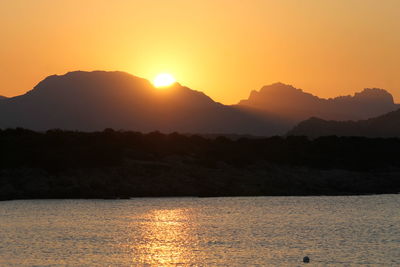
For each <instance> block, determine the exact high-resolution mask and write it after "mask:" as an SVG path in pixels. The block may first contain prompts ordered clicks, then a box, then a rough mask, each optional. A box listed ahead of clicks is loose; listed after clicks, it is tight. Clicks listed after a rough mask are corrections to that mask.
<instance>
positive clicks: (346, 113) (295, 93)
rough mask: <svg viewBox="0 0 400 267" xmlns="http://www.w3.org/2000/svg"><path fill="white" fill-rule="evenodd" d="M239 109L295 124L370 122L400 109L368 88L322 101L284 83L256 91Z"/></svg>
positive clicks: (386, 94)
mask: <svg viewBox="0 0 400 267" xmlns="http://www.w3.org/2000/svg"><path fill="white" fill-rule="evenodd" d="M237 106H239V107H241V108H244V109H246V108H253V109H257V110H258V111H259V112H267V113H274V114H281V115H282V116H283V117H284V118H286V119H288V120H290V121H292V122H294V123H298V122H300V121H302V120H305V119H308V118H310V117H313V116H318V117H321V118H323V119H327V120H359V119H367V118H371V117H374V116H377V115H382V114H385V113H387V112H390V111H393V110H396V109H397V108H400V105H399V104H396V103H394V99H393V96H392V95H391V94H390V93H389V92H387V91H386V90H384V89H379V88H366V89H364V90H362V91H361V92H356V93H355V94H354V95H347V96H337V97H334V98H320V97H318V96H315V95H313V94H310V93H308V92H305V91H303V90H302V89H298V88H295V87H293V86H292V85H286V84H283V83H274V84H271V85H267V86H263V87H262V88H261V89H260V90H259V91H256V90H253V91H251V93H250V95H249V97H248V99H244V100H241V101H240V102H239V103H238V104H237Z"/></svg>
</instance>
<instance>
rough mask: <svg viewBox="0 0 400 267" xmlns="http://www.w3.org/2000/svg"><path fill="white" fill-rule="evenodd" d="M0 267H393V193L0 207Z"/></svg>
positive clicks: (396, 202)
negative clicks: (305, 259)
mask: <svg viewBox="0 0 400 267" xmlns="http://www.w3.org/2000/svg"><path fill="white" fill-rule="evenodd" d="M305 256H307V257H309V259H310V262H309V263H304V262H303V258H304V257H305ZM0 266H400V195H372V196H313V197H221V198H198V197H187V198H132V199H126V200H16V201H3V202H0Z"/></svg>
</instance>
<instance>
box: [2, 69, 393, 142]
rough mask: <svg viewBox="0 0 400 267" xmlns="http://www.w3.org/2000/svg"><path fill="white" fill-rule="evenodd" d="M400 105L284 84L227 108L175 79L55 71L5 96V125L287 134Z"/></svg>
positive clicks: (368, 92)
mask: <svg viewBox="0 0 400 267" xmlns="http://www.w3.org/2000/svg"><path fill="white" fill-rule="evenodd" d="M397 108H399V107H398V105H397V104H395V103H394V102H393V97H392V96H391V95H390V94H389V93H388V92H386V91H385V90H382V89H365V90H364V91H362V92H360V93H356V94H355V95H354V96H344V97H337V98H334V99H321V98H318V97H316V96H313V95H311V94H308V93H305V92H303V91H302V90H300V89H296V88H294V87H292V86H290V85H285V84H282V83H277V84H273V85H270V86H265V87H263V88H262V89H261V90H260V91H259V92H256V91H253V92H252V93H251V94H250V97H249V99H247V100H242V101H240V103H239V104H237V105H232V106H228V105H223V104H220V103H217V102H215V101H213V100H212V99H211V98H210V97H208V96H206V95H205V94H204V93H202V92H199V91H195V90H192V89H190V88H187V87H184V86H181V85H180V84H178V83H176V84H174V85H173V86H171V87H169V88H165V89H156V88H154V86H153V85H152V84H151V83H150V82H149V81H147V80H145V79H142V78H139V77H136V76H133V75H130V74H128V73H124V72H105V71H94V72H83V71H76V72H70V73H67V74H65V75H61V76H57V75H53V76H49V77H47V78H46V79H44V80H43V81H41V82H40V83H39V84H38V85H37V86H35V88H33V89H32V90H31V91H29V92H28V93H26V94H24V95H21V96H17V97H12V98H5V99H2V101H0V128H15V127H24V128H28V129H33V130H40V131H42V130H47V129H53V128H61V129H69V130H83V131H95V130H103V129H105V128H114V129H124V130H135V131H144V132H149V131H154V130H159V131H162V132H174V131H178V132H183V133H218V134H251V135H263V136H270V135H281V134H285V133H286V132H287V131H288V130H290V129H291V128H292V127H293V126H295V125H296V124H297V123H298V122H300V121H301V120H305V119H308V118H310V117H312V116H318V117H321V118H324V119H335V120H358V119H366V118H370V117H374V116H378V115H382V114H384V113H387V112H390V111H393V110H395V109H397Z"/></svg>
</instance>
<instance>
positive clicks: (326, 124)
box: [288, 110, 400, 137]
mask: <svg viewBox="0 0 400 267" xmlns="http://www.w3.org/2000/svg"><path fill="white" fill-rule="evenodd" d="M288 135H303V136H309V137H319V136H329V135H336V136H366V137H400V110H396V111H392V112H389V113H387V114H384V115H382V116H378V117H375V118H371V119H367V120H359V121H327V120H323V119H319V118H310V119H308V120H305V121H303V122H301V123H300V124H298V125H297V126H296V127H294V128H293V129H292V130H291V131H289V133H288Z"/></svg>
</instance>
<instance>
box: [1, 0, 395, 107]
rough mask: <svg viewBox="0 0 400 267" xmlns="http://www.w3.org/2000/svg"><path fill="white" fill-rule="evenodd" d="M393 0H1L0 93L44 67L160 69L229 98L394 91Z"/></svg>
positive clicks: (26, 85) (30, 83) (140, 72)
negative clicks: (283, 92) (283, 89)
mask: <svg viewBox="0 0 400 267" xmlns="http://www.w3.org/2000/svg"><path fill="white" fill-rule="evenodd" d="M398 10H400V1H397V0H384V1H372V0H365V1H361V0H348V1H344V0H339V1H319V0H310V1H302V2H300V1H294V0H281V1H275V0H271V1H266V0H253V1H249V2H244V1H239V0H229V1H228V0H218V1H214V0H205V1H204V0H203V1H183V0H171V1H168V2H167V1H155V0H151V1H139V0H136V1H122V0H116V1H113V2H112V3H110V1H106V0H97V1H94V0H88V1H84V2H82V1H78V0H60V1H57V3H56V4H55V3H54V1H51V0H38V1H29V0H4V1H2V2H1V3H0V24H1V25H2V26H1V27H0V34H1V36H2V42H1V43H0V57H1V58H2V60H1V61H0V73H2V75H0V95H5V96H15V95H20V94H23V93H25V92H26V91H29V90H30V89H32V88H33V87H34V86H35V85H36V84H37V83H38V82H39V81H40V80H42V79H43V78H45V77H46V76H49V75H52V74H64V73H66V72H69V71H74V70H87V71H90V70H120V71H126V72H128V73H132V74H133V75H136V76H140V77H144V78H146V79H148V80H152V79H153V78H154V77H155V76H156V75H157V74H158V73H160V72H163V71H164V70H168V72H170V73H173V74H174V76H175V78H176V80H178V81H179V82H180V83H182V84H184V85H187V86H188V87H190V88H193V89H196V90H200V91H203V92H204V93H205V94H207V95H209V96H210V97H211V98H213V99H215V100H216V101H219V102H222V103H224V104H234V103H237V102H238V101H239V100H241V99H244V98H247V97H248V95H249V93H250V91H251V90H259V89H260V88H261V87H262V86H263V85H268V84H272V83H275V82H283V83H286V84H292V85H293V86H295V87H297V88H302V89H304V90H305V91H307V92H310V93H312V94H314V95H317V96H320V97H324V98H327V97H334V96H338V95H349V94H351V95H352V94H353V93H354V92H356V91H361V90H362V89H364V88H373V87H377V88H383V89H386V90H388V91H389V92H390V93H392V94H393V95H394V97H395V100H396V102H400V90H398V89H399V88H400V75H398V70H399V69H400V52H399V50H398V47H400V20H398Z"/></svg>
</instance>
